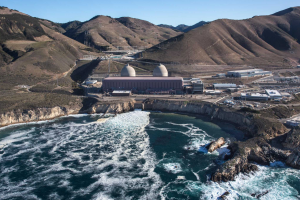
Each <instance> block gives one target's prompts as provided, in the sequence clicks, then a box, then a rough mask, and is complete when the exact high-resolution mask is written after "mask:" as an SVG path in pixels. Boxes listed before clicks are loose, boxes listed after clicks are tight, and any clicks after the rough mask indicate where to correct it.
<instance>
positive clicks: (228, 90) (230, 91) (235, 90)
mask: <svg viewBox="0 0 300 200" xmlns="http://www.w3.org/2000/svg"><path fill="white" fill-rule="evenodd" d="M226 91H227V92H229V93H233V92H237V91H238V89H237V88H228V89H227V90H226Z"/></svg>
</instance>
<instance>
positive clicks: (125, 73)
mask: <svg viewBox="0 0 300 200" xmlns="http://www.w3.org/2000/svg"><path fill="white" fill-rule="evenodd" d="M121 76H122V77H135V76H136V74H135V70H134V68H133V67H131V66H130V65H129V64H127V65H126V66H125V67H123V69H122V70H121Z"/></svg>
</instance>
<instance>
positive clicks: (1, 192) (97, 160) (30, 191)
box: [0, 111, 300, 199]
mask: <svg viewBox="0 0 300 200" xmlns="http://www.w3.org/2000/svg"><path fill="white" fill-rule="evenodd" d="M98 119H99V115H78V116H71V117H64V118H60V119H57V120H53V121H49V122H40V123H35V124H27V125H19V126H11V127H7V128H2V129H0V147H1V150H0V169H1V174H0V197H1V198H0V199H217V198H218V197H219V196H220V195H222V194H223V193H224V192H225V191H229V192H230V195H229V197H228V198H229V199H254V198H253V197H251V194H253V193H257V194H259V193H262V192H265V191H269V193H268V194H266V195H265V196H263V197H262V198H261V199H298V198H299V192H300V187H299V185H300V184H299V183H300V178H299V177H300V173H299V170H295V169H290V168H287V167H286V166H284V165H283V164H282V163H273V164H272V166H260V167H259V169H260V170H259V172H257V173H254V174H251V175H239V176H238V177H237V179H236V181H232V182H228V183H221V184H218V183H212V182H210V181H208V180H209V176H210V175H211V173H212V172H213V171H214V170H215V169H216V168H217V166H218V165H220V164H222V162H223V160H222V155H224V153H226V145H225V146H224V147H223V148H221V149H220V150H219V151H218V152H217V151H216V152H213V153H211V154H209V153H207V152H206V151H205V148H199V147H200V146H201V145H205V144H208V143H209V142H210V141H212V140H214V139H216V138H218V137H221V136H223V137H224V138H226V140H227V142H228V143H229V142H231V141H233V140H235V137H234V136H241V135H242V134H241V132H239V131H238V130H236V129H235V128H234V127H233V126H231V125H228V124H224V123H220V124H218V125H216V124H213V123H211V122H209V121H208V120H206V119H205V118H196V117H191V116H186V115H180V114H170V113H155V112H154V113H149V112H144V111H134V112H130V113H124V114H120V115H117V116H116V117H110V118H108V120H107V121H105V122H103V123H99V122H97V120H98ZM241 138H242V137H241ZM180 176H184V177H185V179H184V180H180V179H178V177H180Z"/></svg>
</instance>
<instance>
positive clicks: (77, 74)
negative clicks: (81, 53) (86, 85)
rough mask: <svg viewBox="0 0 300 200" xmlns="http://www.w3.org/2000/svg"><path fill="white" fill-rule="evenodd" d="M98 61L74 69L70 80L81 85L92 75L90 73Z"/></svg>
mask: <svg viewBox="0 0 300 200" xmlns="http://www.w3.org/2000/svg"><path fill="white" fill-rule="evenodd" d="M100 62H101V61H100V60H93V61H91V62H89V63H87V64H85V65H82V66H80V67H78V68H77V69H75V70H74V71H73V72H72V74H71V78H72V80H73V81H75V82H80V83H82V82H83V81H84V80H85V79H87V78H88V76H89V75H90V74H91V73H92V71H93V70H94V69H95V68H96V67H97V66H98V64H99V63H100Z"/></svg>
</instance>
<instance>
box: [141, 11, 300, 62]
mask: <svg viewBox="0 0 300 200" xmlns="http://www.w3.org/2000/svg"><path fill="white" fill-rule="evenodd" d="M142 56H143V58H142V59H144V60H153V61H156V62H165V63H168V62H173V63H174V62H175V63H182V64H198V65H254V66H280V67H281V66H285V67H288V66H295V65H296V64H297V63H299V62H300V7H293V8H289V9H286V10H283V11H281V12H278V13H275V14H273V15H269V16H255V17H253V18H251V19H245V20H229V19H219V20H216V21H213V22H211V23H209V24H206V25H204V26H201V27H199V28H196V29H193V30H191V31H189V32H187V33H184V34H182V35H179V36H177V37H174V38H171V39H169V40H167V41H164V42H162V43H161V44H159V45H156V46H154V47H152V48H150V49H147V50H146V51H145V52H144V53H143V54H142Z"/></svg>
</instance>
